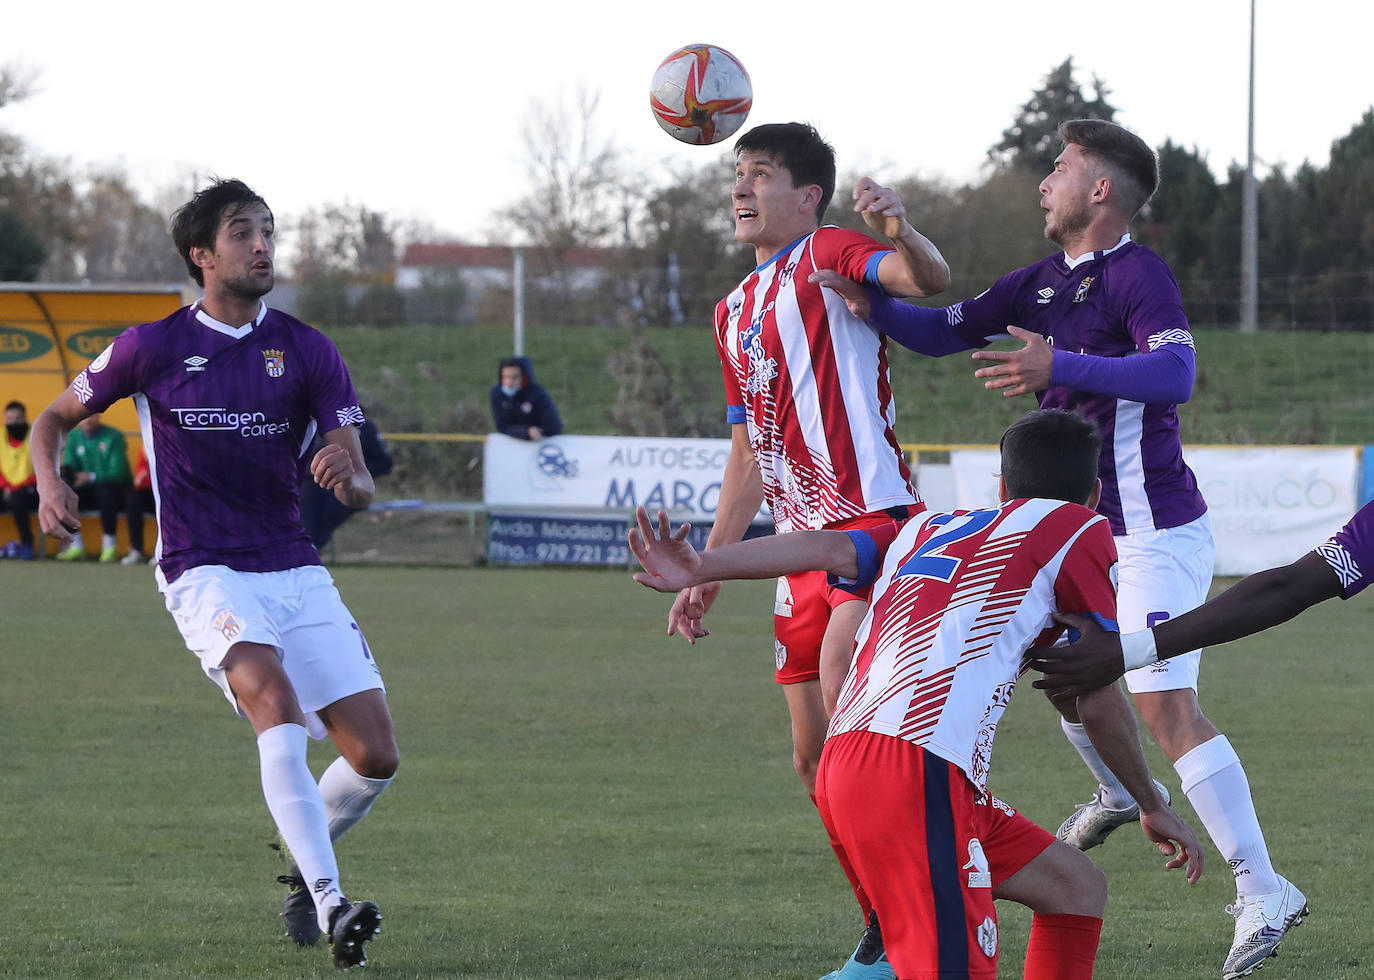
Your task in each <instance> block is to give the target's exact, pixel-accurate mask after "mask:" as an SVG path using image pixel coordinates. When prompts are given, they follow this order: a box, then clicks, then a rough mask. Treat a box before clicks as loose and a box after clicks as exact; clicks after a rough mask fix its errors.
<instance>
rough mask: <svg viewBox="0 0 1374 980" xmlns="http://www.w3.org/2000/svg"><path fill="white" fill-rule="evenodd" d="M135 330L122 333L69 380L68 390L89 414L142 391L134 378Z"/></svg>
mask: <svg viewBox="0 0 1374 980" xmlns="http://www.w3.org/2000/svg"><path fill="white" fill-rule="evenodd" d="M138 341H139V329H138V327H130V328H129V329H128V330H125V331H124V332H123V333H121V334H120V335H119V336H118V337H116V338H115V339H114V341H113V342H112V343H111V344H110V346H109V347H106V348H105V349H104V350H103V351H101V352H100V354H99V355H97V357H96V359H95V360H93V361H91V363H90V364H87V365H86V367H85V368H84V369H83V370H82V371H81V373H80V374H78V375H77V376H76V377H75V378H73V379H72V391H74V392H75V393H76V397H77V398H78V399H80V400H81V404H82V405H84V406H85V407H86V410H87V411H89V412H91V413H96V412H103V411H105V409H107V408H109V407H110V406H111V405H113V404H114V403H115V402H117V401H119V400H120V399H121V398H126V397H128V396H129V395H132V394H134V393H135V392H137V391H140V390H142V383H141V381H140V380H139V376H138V364H139V356H138V350H139V344H138Z"/></svg>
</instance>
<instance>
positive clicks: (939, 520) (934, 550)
mask: <svg viewBox="0 0 1374 980" xmlns="http://www.w3.org/2000/svg"><path fill="white" fill-rule="evenodd" d="M1000 513H1001V511H997V510H973V511H969V512H968V513H967V514H940V515H939V516H937V517H932V518H931V520H930V526H931V527H943V528H944V530H943V531H939V532H937V533H935V534H932V535H931V536H930V539H929V540H927V541H926V543H925V544H923V545H921V546H920V547H919V548H917V549H916V553H915V554H913V555H912V556H911V557H910V558H908V559H907V560H906V561H904V562H902V565H901V567H900V568H898V569H897V574H896V575H894V576H893V578H900V577H902V576H903V575H920V576H923V577H925V578H933V579H937V580H939V581H941V582H944V583H946V584H948V583H949V582H952V581H953V580H954V575H955V573H956V572H958V571H959V564H960V562H962V561H963V559H961V558H951V557H950V556H948V555H946V554H943V553H942V552H943V551H944V549H945V548H948V547H949V546H950V545H952V544H954V543H955V542H956V541H962V540H964V539H965V538H970V537H972V536H973V535H975V534H977V533H978V532H979V531H981V530H983V529H984V528H985V527H987V526H988V525H989V524H991V523H992V522H993V521H995V520H997V517H998V515H999V514H1000Z"/></svg>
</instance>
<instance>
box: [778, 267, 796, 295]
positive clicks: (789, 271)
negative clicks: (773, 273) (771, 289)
mask: <svg viewBox="0 0 1374 980" xmlns="http://www.w3.org/2000/svg"><path fill="white" fill-rule="evenodd" d="M796 274H797V263H795V262H789V263H787V264H786V265H785V266H783V267H782V268H781V269H779V270H778V285H779V286H781V287H783V288H784V289H785V288H786V287H787V285H788V283H790V282H791V281H792V277H793V276H795V275H796Z"/></svg>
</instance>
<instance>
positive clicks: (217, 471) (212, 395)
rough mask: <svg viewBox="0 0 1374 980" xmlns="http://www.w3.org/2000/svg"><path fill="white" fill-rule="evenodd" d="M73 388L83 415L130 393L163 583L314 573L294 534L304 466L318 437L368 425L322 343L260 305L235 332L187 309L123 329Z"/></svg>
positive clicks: (330, 347) (305, 543) (307, 546)
mask: <svg viewBox="0 0 1374 980" xmlns="http://www.w3.org/2000/svg"><path fill="white" fill-rule="evenodd" d="M72 390H73V391H74V392H75V393H76V396H77V397H78V398H79V399H81V403H82V404H83V405H85V406H86V408H87V409H88V410H89V411H91V412H101V411H104V410H105V409H106V408H108V407H109V406H110V404H111V403H112V402H114V401H117V400H118V399H120V398H123V397H125V396H133V399H134V403H135V405H136V406H137V408H138V417H139V424H140V427H141V428H142V431H143V444H144V448H145V449H146V451H147V453H148V469H149V473H150V476H151V478H152V485H153V495H154V499H155V500H156V501H157V523H158V550H157V558H158V567H159V568H160V569H161V571H162V574H163V575H164V576H165V578H166V580H167V581H169V582H170V581H173V580H175V579H176V577H177V576H179V575H180V574H181V573H182V572H184V571H186V570H187V569H188V568H194V567H196V566H197V565H226V566H228V567H229V568H233V569H236V570H238V571H241V572H272V571H281V570H283V569H287V568H296V567H299V566H302V565H318V564H320V556H319V553H318V552H317V551H316V550H315V547H314V545H312V544H311V543H310V538H309V537H308V536H307V535H306V533H305V530H304V528H302V527H301V520H300V486H301V474H302V466H303V462H302V458H301V457H302V454H303V453H304V452H305V450H306V447H307V446H309V445H310V440H311V439H312V438H313V436H314V434H315V432H316V430H317V428H318V430H319V431H321V432H329V431H331V430H333V429H338V428H340V427H342V426H345V425H359V424H361V423H362V420H363V416H362V411H361V410H360V409H359V408H358V396H357V394H356V393H355V392H354V391H353V383H352V381H350V380H349V377H348V369H347V368H346V367H345V366H344V362H343V358H341V357H340V356H339V352H338V350H337V349H336V348H335V347H334V344H333V343H332V342H331V341H330V340H329V338H327V337H325V336H324V334H322V333H320V332H319V331H317V330H315V329H314V328H312V327H309V326H307V325H306V324H304V323H301V322H300V321H299V320H297V319H295V318H294V317H290V316H287V315H286V314H285V313H281V312H279V311H277V310H269V309H268V308H267V307H266V305H263V306H262V307H261V309H260V311H259V313H258V316H257V318H256V319H255V320H254V321H253V322H252V323H249V324H245V325H243V326H241V327H230V326H227V325H226V324H223V323H220V322H219V321H217V320H215V319H214V318H213V317H211V316H210V315H209V314H208V313H205V312H204V311H203V310H201V309H200V308H199V304H194V305H192V306H188V307H184V308H182V309H180V310H178V311H177V312H175V313H173V314H172V315H171V316H169V317H167V318H166V319H165V320H159V321H158V322H157V323H145V324H141V325H140V326H137V327H130V328H129V329H128V330H125V331H124V332H123V333H122V334H120V335H119V336H118V337H116V338H115V340H114V343H112V344H111V345H110V346H109V347H108V348H106V349H105V351H104V352H103V353H102V354H101V355H100V356H99V357H97V358H96V359H95V360H94V361H92V362H91V363H90V365H89V366H88V367H87V368H86V369H85V370H84V371H82V372H81V373H80V374H78V375H77V376H76V379H75V380H74V381H72Z"/></svg>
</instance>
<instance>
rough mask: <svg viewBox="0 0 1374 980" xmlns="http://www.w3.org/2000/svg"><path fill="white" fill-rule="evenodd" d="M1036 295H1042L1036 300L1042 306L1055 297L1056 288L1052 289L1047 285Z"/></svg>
mask: <svg viewBox="0 0 1374 980" xmlns="http://www.w3.org/2000/svg"><path fill="white" fill-rule="evenodd" d="M1035 295H1037V296H1039V297H1040V298H1039V299H1037V300H1036V302H1037V303H1039V304H1040V305H1041V306H1044V305H1045V304H1046V303H1048V302H1049V301H1050V300H1052V299H1054V290H1053V289H1051V288H1050V287H1049V286H1046V287H1045V288H1044V289H1042V290H1040V291H1039V292H1037V293H1036V294H1035Z"/></svg>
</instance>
